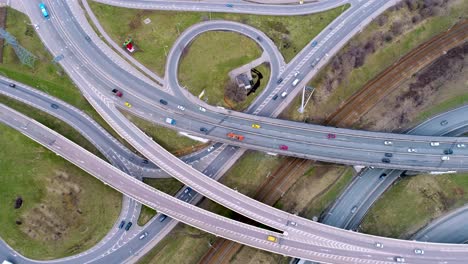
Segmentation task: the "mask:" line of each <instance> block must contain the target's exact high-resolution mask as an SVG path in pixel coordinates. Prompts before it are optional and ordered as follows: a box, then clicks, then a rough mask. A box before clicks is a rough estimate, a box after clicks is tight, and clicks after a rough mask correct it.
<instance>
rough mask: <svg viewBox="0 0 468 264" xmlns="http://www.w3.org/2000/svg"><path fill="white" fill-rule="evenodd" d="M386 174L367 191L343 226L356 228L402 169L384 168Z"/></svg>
mask: <svg viewBox="0 0 468 264" xmlns="http://www.w3.org/2000/svg"><path fill="white" fill-rule="evenodd" d="M385 171H387V172H386V174H387V176H386V177H385V178H383V179H381V180H380V182H379V183H378V184H377V185H376V186H375V188H373V190H372V192H370V193H368V194H367V196H366V197H364V198H363V199H362V200H361V201H360V205H359V206H358V208H357V210H356V212H355V213H354V214H353V215H352V216H351V218H350V219H348V221H347V222H346V224H345V226H344V228H346V229H351V230H357V229H358V228H359V225H360V224H361V221H362V219H364V216H365V215H366V214H367V212H368V211H369V209H370V208H371V207H372V205H373V204H374V202H375V201H376V200H377V199H378V198H379V197H381V196H382V195H383V193H384V192H385V191H386V190H387V189H388V188H390V186H392V185H393V184H394V182H395V181H396V180H397V179H398V178H399V177H400V175H401V173H402V171H400V170H385Z"/></svg>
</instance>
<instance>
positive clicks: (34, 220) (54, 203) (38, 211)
mask: <svg viewBox="0 0 468 264" xmlns="http://www.w3.org/2000/svg"><path fill="white" fill-rule="evenodd" d="M54 174H55V175H54V176H52V177H50V178H48V184H47V187H46V190H45V194H44V199H43V202H42V203H41V204H39V205H38V206H37V207H35V208H33V209H32V210H30V211H28V212H27V213H26V214H24V215H22V216H21V221H20V222H22V226H21V230H22V231H23V232H24V233H26V234H27V235H28V236H29V237H31V238H33V239H36V240H40V241H58V240H61V239H62V238H63V237H65V236H66V235H67V232H68V231H69V230H70V229H71V228H72V227H77V226H80V224H81V218H80V217H79V215H81V214H82V211H81V210H80V208H79V201H80V193H81V189H80V187H79V185H78V184H76V183H75V182H73V181H72V179H71V178H70V176H69V175H68V174H66V173H65V172H62V171H55V172H54Z"/></svg>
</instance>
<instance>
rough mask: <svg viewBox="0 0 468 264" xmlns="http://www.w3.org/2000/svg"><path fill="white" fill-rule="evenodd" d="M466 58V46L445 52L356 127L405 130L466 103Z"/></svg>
mask: <svg viewBox="0 0 468 264" xmlns="http://www.w3.org/2000/svg"><path fill="white" fill-rule="evenodd" d="M467 54H468V44H467V43H465V44H463V45H462V46H459V47H456V48H453V49H451V50H449V51H448V52H447V53H446V54H445V55H443V56H442V57H440V58H439V59H437V60H436V61H434V62H433V63H432V64H431V65H429V66H427V67H426V68H424V69H422V70H421V71H419V72H418V73H417V74H414V75H413V76H412V77H411V78H409V79H408V80H407V81H406V82H405V83H404V84H402V85H400V87H399V88H398V89H396V90H395V91H394V92H393V93H390V94H389V96H388V97H387V98H385V99H384V100H382V101H381V102H380V103H379V105H378V106H376V107H374V109H373V110H372V111H369V112H368V113H367V114H366V115H364V116H363V117H362V118H361V123H360V125H359V126H358V127H359V128H365V129H376V128H377V129H378V130H379V131H382V130H384V131H385V130H387V131H392V130H394V129H397V130H400V131H401V130H407V129H408V128H410V127H414V126H415V125H417V124H418V123H420V122H422V121H424V120H425V119H428V118H430V117H431V116H433V115H435V114H438V113H441V112H445V111H447V110H450V109H453V108H456V107H459V106H461V105H464V104H466V103H468V94H467V92H466V91H467V85H466V76H467V75H468V68H467V67H465V65H467V63H468V56H466V55H467ZM388 109H395V110H394V111H388Z"/></svg>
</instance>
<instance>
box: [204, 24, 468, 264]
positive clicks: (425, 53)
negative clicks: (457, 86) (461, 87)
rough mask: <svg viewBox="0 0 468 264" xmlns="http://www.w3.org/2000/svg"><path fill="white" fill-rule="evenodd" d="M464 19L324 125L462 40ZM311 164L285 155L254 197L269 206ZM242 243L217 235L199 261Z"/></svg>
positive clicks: (353, 117) (363, 107) (216, 262)
mask: <svg viewBox="0 0 468 264" xmlns="http://www.w3.org/2000/svg"><path fill="white" fill-rule="evenodd" d="M467 35H468V21H467V20H464V21H463V22H461V23H459V24H457V25H455V26H454V27H452V28H451V29H450V30H448V31H447V32H444V33H441V34H439V35H437V36H435V37H433V38H432V39H430V40H429V41H426V42H425V43H423V44H421V45H420V46H418V47H417V48H416V49H413V50H412V51H410V52H409V53H408V54H406V55H405V56H403V57H402V58H401V59H400V60H399V61H398V62H397V63H395V64H394V65H392V66H390V67H389V68H387V69H386V70H384V71H383V72H381V73H380V74H379V75H378V76H377V77H376V78H374V79H373V80H371V81H370V82H368V83H367V84H366V85H365V86H364V87H363V88H362V89H360V90H359V91H358V92H356V93H355V94H353V96H351V97H350V98H349V99H348V100H346V101H345V103H344V104H343V106H342V107H341V108H339V109H338V110H337V111H335V112H334V113H333V114H332V115H331V116H330V117H329V118H328V119H327V120H326V121H325V124H327V125H336V126H337V125H340V126H350V125H352V124H353V123H354V122H356V121H357V120H358V119H359V117H360V116H362V115H363V114H365V113H366V112H367V111H369V110H370V109H371V108H372V107H373V106H374V105H375V104H377V103H378V102H379V101H380V100H382V99H383V98H384V96H385V95H387V94H388V93H389V92H391V91H392V89H395V88H396V87H397V86H398V85H399V84H401V83H402V82H403V81H404V80H406V79H407V78H409V77H411V76H412V75H413V74H414V73H415V72H417V71H419V70H420V69H422V68H424V67H425V66H427V65H428V64H429V63H431V62H432V61H434V60H435V59H437V58H439V57H440V56H441V55H443V54H444V52H446V51H447V50H449V49H451V48H453V47H456V46H458V45H460V44H461V43H463V42H464V41H466V39H467ZM312 164H313V161H311V160H304V159H299V158H288V159H287V160H286V161H285V162H284V163H283V165H282V166H281V167H279V168H278V169H277V170H276V171H275V172H274V173H273V174H272V175H271V176H269V177H268V178H267V179H266V180H265V181H264V182H263V184H262V185H260V186H259V187H258V189H257V191H256V194H255V196H254V198H255V199H256V200H258V201H261V202H263V203H265V204H268V205H273V204H274V203H275V202H276V201H278V200H279V199H280V198H281V197H282V196H283V195H284V193H285V192H286V191H287V190H288V189H289V188H290V187H291V186H292V185H293V184H294V182H296V180H297V179H298V178H299V177H300V176H301V175H303V174H304V173H305V171H306V170H307V168H309V167H310V166H311V165H312ZM241 246H242V245H240V244H238V243H235V242H232V241H230V240H226V239H222V238H218V239H217V240H216V241H215V243H214V244H213V245H212V246H211V249H210V250H209V251H208V252H207V253H206V254H205V255H204V256H203V258H202V259H201V260H200V261H199V262H198V263H199V264H221V263H222V264H227V263H229V261H230V260H231V258H232V257H233V256H234V255H235V254H236V252H237V251H239V249H240V248H241Z"/></svg>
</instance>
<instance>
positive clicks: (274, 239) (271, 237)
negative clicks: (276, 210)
mask: <svg viewBox="0 0 468 264" xmlns="http://www.w3.org/2000/svg"><path fill="white" fill-rule="evenodd" d="M267 240H268V241H270V242H276V241H277V240H278V239H277V238H276V237H274V236H268V237H267Z"/></svg>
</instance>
